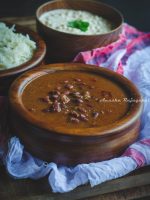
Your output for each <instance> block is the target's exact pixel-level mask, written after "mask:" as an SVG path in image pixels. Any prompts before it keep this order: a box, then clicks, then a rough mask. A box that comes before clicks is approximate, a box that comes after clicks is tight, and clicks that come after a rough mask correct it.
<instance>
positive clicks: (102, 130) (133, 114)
mask: <svg viewBox="0 0 150 200" xmlns="http://www.w3.org/2000/svg"><path fill="white" fill-rule="evenodd" d="M62 66H64V68H63V67H62ZM66 69H67V70H72V71H73V70H79V71H89V72H92V73H93V72H94V73H96V72H98V73H102V74H103V75H106V76H110V78H112V79H115V80H116V81H118V82H120V83H121V84H123V86H125V87H126V88H127V89H128V90H129V91H130V93H132V94H134V95H133V96H135V97H136V98H137V99H138V100H139V101H138V102H137V103H136V104H135V103H134V105H133V106H131V108H130V112H128V114H127V115H125V116H124V117H123V118H121V119H120V120H118V121H115V122H114V123H111V124H109V125H105V126H101V127H94V128H82V129H81V128H80V129H73V128H72V129H64V128H63V127H55V128H51V127H50V126H48V125H46V124H45V123H42V122H41V121H40V120H38V119H36V117H35V116H34V115H32V114H31V113H30V112H29V111H28V110H27V109H26V108H25V107H24V105H23V102H22V98H21V96H22V95H21V94H22V92H23V89H24V87H25V86H26V85H27V84H28V83H30V82H32V80H34V79H35V78H38V77H39V76H42V75H45V74H47V73H50V72H55V71H57V70H66ZM9 102H10V106H11V108H12V111H13V112H14V111H15V112H16V113H17V114H19V116H21V117H22V118H23V119H24V120H25V121H26V122H28V123H30V124H32V125H35V126H36V127H38V128H40V129H43V130H45V131H47V132H48V133H49V134H51V133H57V134H56V136H58V135H59V136H67V137H70V136H71V137H84V138H86V137H87V138H89V137H90V138H91V137H94V138H95V137H105V136H109V135H110V134H111V135H112V134H118V133H120V131H122V130H125V129H126V128H129V127H131V126H132V125H133V124H134V123H136V122H137V120H138V119H139V118H140V115H141V113H142V110H143V101H142V96H141V94H140V92H139V91H138V89H137V88H136V86H135V85H134V84H133V83H132V82H131V81H130V80H128V79H127V78H126V77H124V76H122V75H120V74H118V73H116V72H114V71H112V70H109V69H106V68H103V67H98V66H94V65H86V64H80V63H59V64H49V65H43V66H41V67H38V68H37V69H33V70H30V71H28V72H26V73H24V74H23V75H21V76H20V77H18V78H17V79H16V80H15V81H14V82H13V84H12V86H11V88H10V90H9ZM64 130H65V131H64ZM85 133H86V134H85Z"/></svg>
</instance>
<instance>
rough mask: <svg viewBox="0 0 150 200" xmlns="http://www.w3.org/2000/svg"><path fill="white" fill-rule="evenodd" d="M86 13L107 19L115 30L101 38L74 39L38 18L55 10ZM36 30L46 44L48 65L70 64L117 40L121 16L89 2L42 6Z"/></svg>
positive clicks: (76, 0)
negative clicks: (81, 56)
mask: <svg viewBox="0 0 150 200" xmlns="http://www.w3.org/2000/svg"><path fill="white" fill-rule="evenodd" d="M61 8H64V9H75V10H85V11H89V12H91V13H93V14H96V15H100V16H102V17H104V18H106V19H108V20H109V21H110V22H111V23H112V24H113V26H114V28H113V30H112V31H111V32H108V33H106V34H100V35H90V36H89V35H75V34H69V33H63V32H59V31H57V30H54V29H51V28H49V27H48V26H46V25H44V24H43V23H42V22H41V21H40V20H39V17H40V16H41V15H42V14H43V13H45V12H47V11H50V10H54V9H61ZM36 19H37V30H38V32H39V34H40V35H41V36H42V37H43V39H44V40H45V41H46V44H47V48H48V52H47V60H48V61H49V62H51V63H52V62H66V61H68V62H70V61H72V60H73V58H74V57H75V56H76V55H77V54H78V53H79V52H82V51H87V50H91V49H94V48H97V47H101V46H106V45H107V44H109V43H111V42H114V41H116V40H117V39H118V36H119V34H120V32H121V30H122V24H123V16H122V14H121V13H120V12H119V11H117V10H116V9H115V8H113V7H110V6H108V5H106V4H103V3H100V2H96V1H92V0H83V1H81V0H71V1H70V0H56V1H50V2H48V3H45V4H43V5H41V6H40V7H39V8H38V9H37V12H36Z"/></svg>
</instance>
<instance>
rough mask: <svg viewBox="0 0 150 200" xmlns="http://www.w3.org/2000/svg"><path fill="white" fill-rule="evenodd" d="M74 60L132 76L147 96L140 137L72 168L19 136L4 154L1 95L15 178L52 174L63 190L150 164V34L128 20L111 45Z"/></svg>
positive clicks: (8, 165)
mask: <svg viewBox="0 0 150 200" xmlns="http://www.w3.org/2000/svg"><path fill="white" fill-rule="evenodd" d="M74 62H81V63H85V64H92V65H93V67H95V65H96V66H97V67H100V66H102V67H105V68H108V69H110V70H113V71H116V72H117V73H120V74H122V75H124V76H125V77H127V78H128V79H130V80H131V81H132V82H133V83H134V84H135V85H136V86H137V87H138V89H139V90H140V92H141V94H142V96H143V100H144V110H143V114H142V117H141V121H142V124H141V131H140V135H139V138H138V140H137V141H136V142H135V143H134V144H132V145H131V146H130V147H129V148H128V149H127V150H126V151H125V152H124V154H123V155H122V156H121V157H118V158H114V159H111V160H108V161H103V162H98V163H90V164H80V165H78V166H75V167H72V168H69V167H66V166H58V165H56V164H55V163H46V164H45V162H44V161H41V160H39V159H37V158H34V157H33V156H32V155H30V154H29V153H28V152H26V151H25V150H24V147H23V145H22V144H21V143H20V141H19V139H18V138H16V137H13V138H11V139H10V141H9V142H8V151H7V154H4V148H3V147H4V141H6V140H5V137H4V133H5V128H6V127H7V115H6V113H7V101H6V99H5V98H4V97H1V98H0V110H1V113H0V158H2V157H3V162H4V164H5V167H6V169H7V171H8V173H9V174H11V176H13V177H15V178H32V179H38V178H41V177H44V176H46V175H48V181H49V184H50V186H51V188H52V190H53V191H54V192H61V193H63V192H68V191H71V190H73V189H74V188H76V187H77V186H79V185H83V184H86V183H90V184H91V186H95V185H97V184H100V183H102V182H105V181H108V180H112V179H114V178H118V177H121V176H123V175H125V174H127V173H129V172H131V171H133V170H135V169H136V168H138V167H142V166H145V165H149V164H150V34H149V33H143V32H140V31H138V30H136V29H135V28H133V27H131V26H129V25H127V24H124V26H123V31H122V34H121V35H120V37H119V40H118V41H116V42H114V43H112V44H110V45H108V46H107V47H102V48H97V49H93V50H91V51H87V52H81V53H79V54H78V55H77V56H76V58H75V59H74ZM20 131H21V130H20Z"/></svg>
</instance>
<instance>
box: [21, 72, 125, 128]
mask: <svg viewBox="0 0 150 200" xmlns="http://www.w3.org/2000/svg"><path fill="white" fill-rule="evenodd" d="M125 98H127V94H126V92H125V91H124V89H123V88H122V87H121V86H119V84H117V83H115V82H114V81H112V80H110V79H108V78H106V77H103V76H100V75H96V74H95V73H88V72H84V71H83V72H82V71H59V72H54V73H50V74H46V75H43V76H41V77H38V78H37V79H35V80H33V81H32V82H30V83H29V84H28V85H27V86H26V87H25V89H24V91H23V94H22V102H23V104H24V106H25V108H26V109H27V110H28V111H29V112H30V113H31V115H33V117H35V118H37V119H38V120H40V121H41V122H42V123H46V124H47V123H49V127H51V128H54V127H65V128H90V127H99V126H104V125H107V124H111V123H113V122H115V121H117V120H119V119H121V118H122V117H123V116H125V115H126V114H127V112H128V108H129V104H128V103H127V102H126V101H125Z"/></svg>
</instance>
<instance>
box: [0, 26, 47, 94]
mask: <svg viewBox="0 0 150 200" xmlns="http://www.w3.org/2000/svg"><path fill="white" fill-rule="evenodd" d="M2 23H3V25H6V26H7V27H8V28H9V29H14V30H13V32H14V33H19V34H20V36H18V35H14V34H12V35H13V37H15V38H11V36H12V35H10V37H9V35H8V36H7V37H6V32H4V34H5V37H4V38H5V41H4V40H3V41H1V42H5V43H6V44H3V48H2V47H1V51H2V53H1V55H0V56H1V57H0V95H7V93H8V90H9V87H10V85H11V83H12V82H13V81H14V79H16V77H18V76H19V75H20V74H22V73H23V72H25V71H27V70H29V69H32V68H34V67H37V66H39V65H40V64H41V63H42V62H43V59H44V57H45V54H46V45H45V42H44V41H43V40H42V38H41V37H40V36H39V35H38V34H37V33H35V32H34V31H31V30H30V29H28V28H26V27H22V26H20V25H16V24H15V25H14V24H12V23H8V22H1V26H3V25H2ZM1 30H2V27H1ZM17 36H18V38H19V40H20V41H17ZM23 36H25V37H26V39H25V40H26V41H25V42H24V41H23V38H24V37H23ZM7 39H8V43H10V42H11V43H13V45H12V46H13V47H12V46H9V45H8V46H7ZM15 40H16V41H15ZM30 41H32V42H33V43H34V44H35V48H34V49H33V52H32V55H30V57H29V58H28V59H26V57H27V54H28V49H27V50H26V49H25V48H27V47H28V46H30V45H33V44H32V43H30ZM23 42H24V43H23ZM26 43H27V44H26ZM22 44H24V45H22ZM16 45H18V46H17V48H16ZM21 45H22V46H21ZM27 45H28V46H27ZM13 48H14V49H15V51H13V50H14V49H13ZM25 50H26V51H25ZM21 51H23V52H25V53H24V55H23V53H22V54H21ZM29 53H30V52H29ZM4 55H5V56H4ZM20 55H21V56H22V57H23V58H20ZM19 59H22V60H24V61H23V62H22V63H21V61H20V64H18V63H19ZM15 64H16V66H15ZM7 65H8V66H7ZM11 65H12V66H11Z"/></svg>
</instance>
